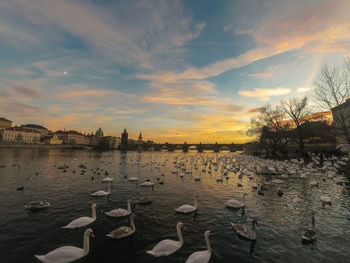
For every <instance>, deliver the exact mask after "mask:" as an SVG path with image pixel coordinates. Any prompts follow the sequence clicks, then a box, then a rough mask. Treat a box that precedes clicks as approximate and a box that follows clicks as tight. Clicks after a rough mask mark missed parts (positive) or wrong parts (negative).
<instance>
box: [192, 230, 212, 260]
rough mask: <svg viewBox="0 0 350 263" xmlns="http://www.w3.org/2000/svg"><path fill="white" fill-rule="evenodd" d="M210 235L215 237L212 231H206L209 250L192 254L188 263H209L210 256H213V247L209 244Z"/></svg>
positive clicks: (205, 235)
mask: <svg viewBox="0 0 350 263" xmlns="http://www.w3.org/2000/svg"><path fill="white" fill-rule="evenodd" d="M209 235H213V234H212V232H211V231H210V230H207V231H205V233H204V237H205V242H206V243H207V250H204V251H197V252H194V253H192V254H191V255H190V256H189V257H188V259H187V260H186V263H207V262H209V259H210V256H211V246H210V242H209Z"/></svg>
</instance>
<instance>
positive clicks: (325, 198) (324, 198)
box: [320, 195, 332, 206]
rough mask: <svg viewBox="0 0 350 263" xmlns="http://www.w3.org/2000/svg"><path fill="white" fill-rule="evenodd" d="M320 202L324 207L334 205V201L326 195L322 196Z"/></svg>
mask: <svg viewBox="0 0 350 263" xmlns="http://www.w3.org/2000/svg"><path fill="white" fill-rule="evenodd" d="M320 200H321V202H322V205H323V206H324V205H332V200H331V198H330V197H328V196H326V195H322V196H321V197H320Z"/></svg>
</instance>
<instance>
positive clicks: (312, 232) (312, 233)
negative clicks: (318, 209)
mask: <svg viewBox="0 0 350 263" xmlns="http://www.w3.org/2000/svg"><path fill="white" fill-rule="evenodd" d="M301 239H302V240H303V241H306V242H312V241H314V240H316V228H315V212H312V225H311V227H309V226H306V227H304V228H303V230H302V231H301Z"/></svg>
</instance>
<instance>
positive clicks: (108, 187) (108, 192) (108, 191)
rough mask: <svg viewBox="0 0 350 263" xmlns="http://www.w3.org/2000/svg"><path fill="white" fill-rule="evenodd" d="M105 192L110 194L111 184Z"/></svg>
mask: <svg viewBox="0 0 350 263" xmlns="http://www.w3.org/2000/svg"><path fill="white" fill-rule="evenodd" d="M107 189H108V190H107V192H108V193H110V192H111V184H109V185H108V188H107Z"/></svg>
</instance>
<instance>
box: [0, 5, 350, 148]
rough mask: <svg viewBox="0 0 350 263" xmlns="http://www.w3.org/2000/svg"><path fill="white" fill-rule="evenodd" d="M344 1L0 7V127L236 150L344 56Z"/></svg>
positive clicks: (347, 45)
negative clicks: (277, 107)
mask: <svg viewBox="0 0 350 263" xmlns="http://www.w3.org/2000/svg"><path fill="white" fill-rule="evenodd" d="M349 14H350V1H348V0H293V1H281V0H266V1H264V0H232V1H231V0H230V1H211V0H207V1H204V0H197V1H191V0H186V1H185V0H184V1H170V0H169V1H164V0H159V1H156V0H154V1H153V0H152V1H149V0H144V1H131V0H125V1H117V0H95V1H92V0H57V1H56V0H1V1H0V51H1V52H0V117H6V118H8V119H10V120H13V121H14V124H15V125H20V124H25V123H35V124H41V125H43V126H45V127H47V128H49V129H51V130H56V129H64V128H65V129H75V130H78V131H82V132H91V131H96V130H97V129H98V128H99V127H101V128H102V129H103V130H104V132H105V134H108V135H120V133H121V132H122V131H123V129H124V128H127V130H128V131H129V133H130V135H131V137H134V138H136V137H137V135H138V133H139V132H140V131H142V133H143V134H144V138H149V139H152V140H155V141H157V142H166V141H167V142H175V143H183V142H184V141H187V142H190V143H191V142H199V141H201V142H215V141H218V142H220V143H231V142H232V141H233V142H235V143H242V142H245V141H247V140H248V138H247V137H246V135H245V131H246V128H247V124H248V122H249V120H250V118H251V117H252V116H254V114H256V112H257V108H258V107H261V106H263V105H264V104H266V103H271V104H275V103H278V102H279V101H280V100H283V99H287V98H289V97H291V96H304V95H309V96H313V91H312V85H313V81H314V79H315V76H316V74H317V72H318V70H319V68H320V66H321V65H322V64H323V63H325V62H331V63H338V62H342V59H343V57H344V56H347V55H350V15H349Z"/></svg>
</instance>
